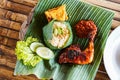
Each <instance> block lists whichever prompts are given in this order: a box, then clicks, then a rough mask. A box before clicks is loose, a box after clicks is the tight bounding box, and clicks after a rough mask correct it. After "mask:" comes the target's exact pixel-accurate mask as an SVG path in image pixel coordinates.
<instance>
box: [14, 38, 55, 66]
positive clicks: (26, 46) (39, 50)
mask: <svg viewBox="0 0 120 80" xmlns="http://www.w3.org/2000/svg"><path fill="white" fill-rule="evenodd" d="M15 53H16V55H17V59H18V60H20V61H22V63H23V64H24V65H26V66H31V67H34V66H36V65H37V64H38V63H39V62H40V61H41V60H42V59H43V58H44V59H47V60H49V59H51V58H53V57H54V53H53V52H52V51H51V50H50V49H48V48H46V47H44V45H43V44H42V43H40V42H39V40H38V39H37V38H32V37H28V38H27V40H25V41H18V42H17V45H16V49H15Z"/></svg>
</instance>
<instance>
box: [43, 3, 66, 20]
mask: <svg viewBox="0 0 120 80" xmlns="http://www.w3.org/2000/svg"><path fill="white" fill-rule="evenodd" d="M45 15H46V18H47V20H48V22H50V21H51V20H52V19H55V20H58V21H65V20H67V19H68V16H67V12H66V6H65V5H62V6H59V7H56V8H53V9H49V10H48V11H45Z"/></svg>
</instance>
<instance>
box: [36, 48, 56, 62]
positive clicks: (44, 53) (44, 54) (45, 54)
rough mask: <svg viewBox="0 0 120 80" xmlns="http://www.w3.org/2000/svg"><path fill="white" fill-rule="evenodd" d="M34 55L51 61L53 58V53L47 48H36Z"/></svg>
mask: <svg viewBox="0 0 120 80" xmlns="http://www.w3.org/2000/svg"><path fill="white" fill-rule="evenodd" d="M36 53H37V54H38V55H39V56H40V57H41V58H43V59H47V60H49V59H51V58H53V57H54V53H53V52H52V50H50V49H49V48H47V47H38V48H37V49H36Z"/></svg>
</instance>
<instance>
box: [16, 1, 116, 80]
mask: <svg viewBox="0 0 120 80" xmlns="http://www.w3.org/2000/svg"><path fill="white" fill-rule="evenodd" d="M62 4H66V10H67V13H68V16H69V19H68V21H69V22H70V24H71V26H72V30H73V44H80V46H81V48H82V49H85V48H86V46H87V44H88V40H87V39H80V38H78V37H77V36H76V35H75V31H74V25H75V24H76V23H77V22H78V21H79V20H82V19H84V20H93V21H94V22H95V24H96V26H97V28H98V32H97V35H96V38H95V41H94V46H95V53H94V60H93V62H92V63H91V64H87V65H75V64H74V65H73V64H62V65H61V64H59V63H58V62H57V60H58V54H59V52H60V50H56V51H54V53H55V58H54V59H51V60H49V61H46V60H42V61H40V62H39V64H37V65H36V67H33V68H30V67H27V66H24V65H23V64H22V63H21V61H17V63H16V67H15V71H14V75H29V74H34V75H36V76H37V77H38V78H39V79H43V78H47V79H50V78H52V79H53V80H93V79H94V78H95V75H96V72H97V70H98V67H99V64H100V62H101V59H102V55H103V51H104V47H105V43H106V40H107V38H108V35H109V32H110V28H111V23H112V19H113V16H114V13H113V12H111V11H109V10H106V9H103V8H100V7H98V6H94V5H91V4H88V3H85V2H83V1H80V0H40V1H39V3H38V4H37V7H36V8H35V12H34V15H33V19H32V22H31V24H30V25H29V27H28V30H27V33H26V35H25V38H24V39H26V38H27V37H29V36H33V37H36V38H38V39H40V40H41V42H43V43H44V41H43V36H42V28H43V26H44V25H46V24H47V23H48V22H47V19H46V17H45V15H44V12H45V11H46V10H48V9H50V8H54V7H57V6H60V5H62Z"/></svg>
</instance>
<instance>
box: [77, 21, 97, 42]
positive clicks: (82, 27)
mask: <svg viewBox="0 0 120 80" xmlns="http://www.w3.org/2000/svg"><path fill="white" fill-rule="evenodd" d="M75 30H76V34H77V36H78V37H79V38H89V39H92V40H93V39H94V37H95V35H96V32H97V27H96V25H95V24H94V22H93V21H92V20H88V21H86V20H81V21H79V22H78V23H77V24H76V25H75Z"/></svg>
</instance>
